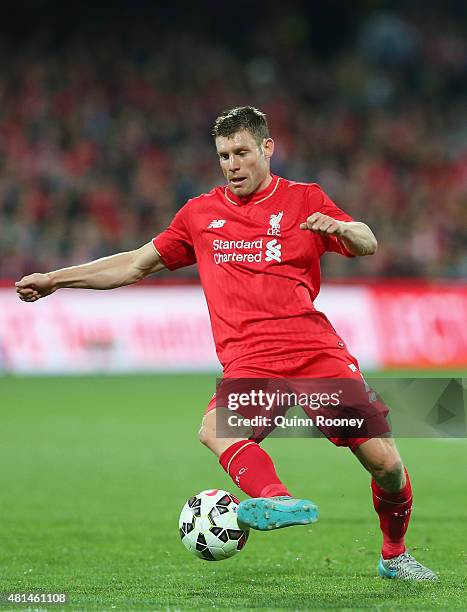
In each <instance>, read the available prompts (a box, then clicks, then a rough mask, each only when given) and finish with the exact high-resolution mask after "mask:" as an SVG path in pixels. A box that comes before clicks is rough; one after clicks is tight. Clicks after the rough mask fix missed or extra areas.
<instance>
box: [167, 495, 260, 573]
mask: <svg viewBox="0 0 467 612" xmlns="http://www.w3.org/2000/svg"><path fill="white" fill-rule="evenodd" d="M239 503H240V501H239V500H238V499H237V498H236V497H235V496H234V495H232V494H231V493H228V492H227V491H221V490H220V489H212V490H207V491H201V493H198V495H194V496H193V497H190V499H189V500H188V501H187V502H186V504H185V505H184V506H183V509H182V512H181V514H180V521H179V529H180V537H181V539H182V542H183V544H184V545H185V546H186V548H187V549H188V550H189V551H190V552H192V553H193V554H194V555H196V556H197V557H200V558H201V559H205V560H206V561H221V560H222V559H228V558H229V557H233V555H236V554H237V553H238V552H239V551H240V550H242V548H243V547H244V546H245V544H246V541H247V539H248V535H249V529H248V528H246V527H244V528H241V527H240V525H239V524H238V521H237V507H238V504H239Z"/></svg>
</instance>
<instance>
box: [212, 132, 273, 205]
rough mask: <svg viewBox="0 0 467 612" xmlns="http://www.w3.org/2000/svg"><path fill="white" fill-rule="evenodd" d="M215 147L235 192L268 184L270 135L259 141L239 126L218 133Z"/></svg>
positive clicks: (249, 191)
mask: <svg viewBox="0 0 467 612" xmlns="http://www.w3.org/2000/svg"><path fill="white" fill-rule="evenodd" d="M216 149H217V154H218V155H219V160H220V164H221V168H222V172H223V173H224V176H225V178H226V179H227V182H228V184H229V188H230V189H231V191H232V192H233V193H235V195H237V196H240V197H241V196H246V195H249V194H250V193H254V192H255V191H258V190H261V189H264V188H266V187H267V185H268V183H269V181H270V174H269V165H270V164H269V162H270V159H271V156H272V154H273V152H274V141H273V140H272V138H265V139H264V140H263V142H262V143H261V144H258V142H257V141H256V140H255V138H254V137H253V135H252V134H251V133H250V132H249V131H248V130H240V131H239V132H235V134H233V135H232V136H229V137H227V136H218V137H217V138H216Z"/></svg>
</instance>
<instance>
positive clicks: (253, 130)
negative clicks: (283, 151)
mask: <svg viewBox="0 0 467 612" xmlns="http://www.w3.org/2000/svg"><path fill="white" fill-rule="evenodd" d="M240 130H248V131H249V132H250V134H251V135H252V136H253V137H254V139H255V140H256V142H257V143H258V144H261V143H262V142H263V140H264V139H265V138H269V128H268V122H267V121H266V115H265V114H264V113H262V112H261V111H260V110H258V109H257V108H254V107H253V106H237V108H231V109H229V110H225V111H224V112H222V113H221V114H220V115H219V117H217V119H216V120H215V122H214V127H213V130H212V135H213V136H214V138H217V137H218V136H225V137H227V138H229V137H230V136H233V135H234V134H236V133H237V132H239V131H240Z"/></svg>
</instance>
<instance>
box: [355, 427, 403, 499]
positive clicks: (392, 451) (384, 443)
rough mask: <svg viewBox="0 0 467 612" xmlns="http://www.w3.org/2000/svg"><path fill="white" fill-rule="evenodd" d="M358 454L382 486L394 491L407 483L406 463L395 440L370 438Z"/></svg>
mask: <svg viewBox="0 0 467 612" xmlns="http://www.w3.org/2000/svg"><path fill="white" fill-rule="evenodd" d="M356 455H357V457H358V459H359V460H360V461H361V463H362V464H363V465H364V466H365V467H366V469H367V470H368V471H369V472H370V474H371V475H372V476H373V478H374V479H375V480H376V482H377V483H378V485H379V486H380V487H381V488H383V489H385V490H386V491H391V492H392V491H400V489H401V488H402V487H403V486H404V485H405V473H404V465H403V463H402V459H401V457H400V455H399V452H398V450H397V448H396V445H395V444H394V442H393V440H390V439H376V438H375V439H372V440H369V441H368V442H365V443H364V444H363V445H362V446H361V447H360V448H359V449H358V451H357V452H356Z"/></svg>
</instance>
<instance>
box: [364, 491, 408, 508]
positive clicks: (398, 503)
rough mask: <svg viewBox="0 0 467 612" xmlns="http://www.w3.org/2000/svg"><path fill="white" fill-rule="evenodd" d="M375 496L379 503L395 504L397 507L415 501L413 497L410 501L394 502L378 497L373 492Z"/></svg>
mask: <svg viewBox="0 0 467 612" xmlns="http://www.w3.org/2000/svg"><path fill="white" fill-rule="evenodd" d="M373 495H374V496H375V497H376V499H378V500H379V501H382V502H385V503H386V504H394V505H396V506H401V505H403V504H407V503H408V502H411V501H412V500H413V495H411V496H410V498H409V499H406V500H405V501H403V502H397V501H392V500H390V499H386V498H385V497H379V496H378V495H376V493H375V492H374V491H373Z"/></svg>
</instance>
